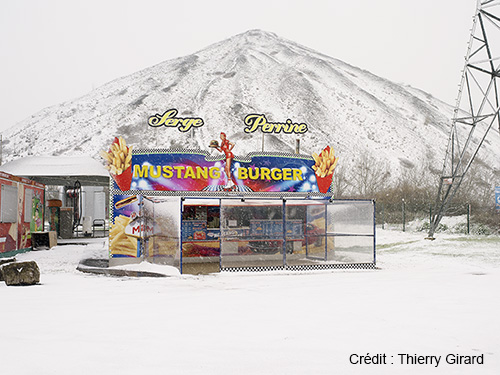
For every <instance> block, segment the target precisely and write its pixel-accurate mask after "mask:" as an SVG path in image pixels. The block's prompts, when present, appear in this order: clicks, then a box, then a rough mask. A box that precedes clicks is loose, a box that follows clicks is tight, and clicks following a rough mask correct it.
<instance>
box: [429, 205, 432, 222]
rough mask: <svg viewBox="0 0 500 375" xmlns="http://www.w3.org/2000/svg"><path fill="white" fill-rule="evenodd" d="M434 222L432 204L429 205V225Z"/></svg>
mask: <svg viewBox="0 0 500 375" xmlns="http://www.w3.org/2000/svg"><path fill="white" fill-rule="evenodd" d="M431 224H432V204H430V205H429V227H430V226H431Z"/></svg>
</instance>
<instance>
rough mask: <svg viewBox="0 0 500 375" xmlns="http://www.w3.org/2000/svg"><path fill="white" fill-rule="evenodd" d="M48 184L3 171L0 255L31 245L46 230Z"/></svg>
mask: <svg viewBox="0 0 500 375" xmlns="http://www.w3.org/2000/svg"><path fill="white" fill-rule="evenodd" d="M44 206H45V185H43V184H40V183H38V182H35V181H32V180H28V179H26V178H23V177H17V176H13V175H11V174H9V173H5V172H0V257H4V256H10V255H13V254H15V253H16V252H20V251H24V250H28V249H30V248H31V233H32V232H40V231H43V224H44V223H43V218H44Z"/></svg>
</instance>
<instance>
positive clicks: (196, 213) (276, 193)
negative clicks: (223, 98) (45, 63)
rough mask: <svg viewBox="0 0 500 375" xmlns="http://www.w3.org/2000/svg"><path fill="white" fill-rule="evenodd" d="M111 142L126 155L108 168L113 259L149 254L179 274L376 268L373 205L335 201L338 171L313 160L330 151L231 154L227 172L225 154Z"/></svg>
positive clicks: (150, 258)
mask: <svg viewBox="0 0 500 375" xmlns="http://www.w3.org/2000/svg"><path fill="white" fill-rule="evenodd" d="M113 144H114V145H116V146H112V147H111V148H110V150H109V151H108V152H107V153H108V155H115V154H116V155H122V154H123V156H122V159H123V160H122V162H121V164H120V163H116V162H114V163H115V165H117V164H119V165H120V167H115V168H114V171H112V172H111V176H112V177H113V178H112V182H111V188H110V191H111V194H110V213H111V217H110V221H111V226H110V265H111V266H113V265H120V264H124V263H130V262H140V261H143V260H147V261H149V262H152V263H161V264H169V265H172V266H174V267H177V268H179V269H180V271H181V273H207V272H218V271H241V270H247V271H248V270H284V269H286V270H311V269H327V268H373V267H374V266H375V225H374V212H375V209H374V208H375V207H374V202H373V201H371V200H342V201H339V200H335V199H333V193H332V177H333V173H331V174H330V175H329V176H325V173H324V172H318V171H317V170H318V169H319V167H317V165H318V161H317V159H318V158H319V157H320V156H321V155H322V154H328V155H333V152H332V151H331V149H330V148H329V147H327V148H325V149H324V150H323V151H322V152H321V153H320V155H315V156H309V155H298V154H282V153H253V154H250V155H248V156H245V157H242V158H239V157H234V158H233V160H231V164H232V165H231V169H230V173H231V177H228V176H227V175H226V174H225V172H224V170H226V165H225V162H226V163H227V160H226V161H224V157H223V156H222V157H221V156H215V157H214V156H212V155H210V154H209V153H208V152H207V151H203V150H156V149H154V150H134V151H131V150H130V148H129V147H128V146H126V144H125V141H124V140H123V139H119V138H117V139H115V141H114V142H113ZM118 148H120V149H121V151H116V150H117V149H118ZM113 149H114V150H115V151H112V150H113ZM104 157H107V156H104ZM109 159H112V157H109ZM332 159H333V160H334V158H332ZM127 160H128V161H127ZM315 166H316V168H314V167H315ZM322 170H323V171H324V170H325V168H324V167H323V168H322ZM333 170H334V168H332V171H333ZM325 177H326V178H325ZM229 180H232V182H233V183H234V185H233V186H230V184H229V183H228V181H229Z"/></svg>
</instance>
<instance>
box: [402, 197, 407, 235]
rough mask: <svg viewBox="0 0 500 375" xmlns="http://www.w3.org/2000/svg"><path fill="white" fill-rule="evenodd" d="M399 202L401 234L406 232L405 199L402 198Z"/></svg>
mask: <svg viewBox="0 0 500 375" xmlns="http://www.w3.org/2000/svg"><path fill="white" fill-rule="evenodd" d="M401 201H402V205H401V210H402V212H403V232H405V231H406V216H405V199H404V198H403V199H402V200H401Z"/></svg>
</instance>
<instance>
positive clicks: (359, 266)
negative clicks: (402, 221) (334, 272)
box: [221, 263, 376, 272]
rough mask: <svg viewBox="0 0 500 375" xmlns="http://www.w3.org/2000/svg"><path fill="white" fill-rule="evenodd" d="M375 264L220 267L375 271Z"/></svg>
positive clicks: (230, 269) (226, 269) (251, 269)
mask: <svg viewBox="0 0 500 375" xmlns="http://www.w3.org/2000/svg"><path fill="white" fill-rule="evenodd" d="M375 268H376V265H375V263H334V264H331V263H330V264H302V265H294V266H289V265H285V266H248V267H245V266H243V267H221V272H266V271H319V270H329V269H356V270H360V269H375Z"/></svg>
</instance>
